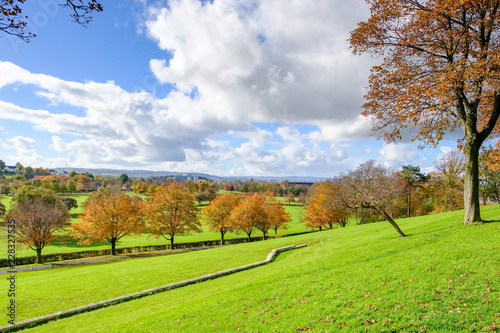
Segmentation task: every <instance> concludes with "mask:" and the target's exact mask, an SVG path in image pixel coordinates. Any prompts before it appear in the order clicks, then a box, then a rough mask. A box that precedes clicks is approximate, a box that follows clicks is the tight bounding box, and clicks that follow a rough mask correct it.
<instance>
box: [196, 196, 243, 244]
mask: <svg viewBox="0 0 500 333" xmlns="http://www.w3.org/2000/svg"><path fill="white" fill-rule="evenodd" d="M240 201H241V197H240V196H239V195H232V194H223V195H221V196H220V197H218V198H215V199H214V200H212V202H211V203H210V204H209V205H208V206H205V207H204V208H203V210H202V211H201V213H202V214H203V216H204V219H203V223H204V224H205V225H207V226H208V227H209V228H210V229H209V230H210V231H213V232H219V233H220V245H224V235H225V234H226V233H227V232H228V231H231V230H232V229H233V225H232V224H231V223H230V219H229V218H230V216H231V212H232V211H233V209H234V208H235V207H236V206H237V205H238V204H239V203H240Z"/></svg>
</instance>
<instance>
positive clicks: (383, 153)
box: [378, 143, 418, 168]
mask: <svg viewBox="0 0 500 333" xmlns="http://www.w3.org/2000/svg"><path fill="white" fill-rule="evenodd" d="M417 156H418V152H417V149H416V147H415V146H413V145H411V144H409V143H391V144H385V145H384V146H383V147H382V149H381V150H380V157H379V158H378V160H379V162H381V163H382V164H384V165H385V166H386V167H390V168H396V167H401V166H402V165H403V164H407V163H411V162H412V161H413V160H415V158H416V157H417Z"/></svg>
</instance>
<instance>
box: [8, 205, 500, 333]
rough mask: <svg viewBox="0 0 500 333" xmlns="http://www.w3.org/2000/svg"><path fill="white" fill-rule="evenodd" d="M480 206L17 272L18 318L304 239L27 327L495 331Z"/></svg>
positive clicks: (497, 263)
mask: <svg viewBox="0 0 500 333" xmlns="http://www.w3.org/2000/svg"><path fill="white" fill-rule="evenodd" d="M482 215H483V218H484V219H486V220H490V221H491V222H490V223H485V224H482V225H475V226H470V227H464V226H463V225H462V219H463V211H458V212H451V213H444V214H437V215H430V216H425V217H415V218H409V219H402V220H398V221H397V222H398V223H399V224H400V227H401V228H402V230H403V231H404V232H405V233H406V234H408V235H409V236H408V237H406V238H399V237H397V234H396V232H395V231H394V229H393V228H392V227H391V226H390V225H389V224H388V223H387V222H381V223H374V224H368V225H360V226H352V227H349V228H343V229H335V230H331V231H330V230H329V231H324V232H320V233H313V234H306V235H301V236H295V237H288V238H279V239H275V240H268V241H266V242H257V243H250V244H240V245H233V246H228V247H224V248H217V249H212V250H206V251H203V252H192V253H186V254H182V255H176V256H167V257H162V258H148V259H135V260H129V261H126V262H120V263H112V264H100V265H92V266H87V267H73V268H71V269H65V270H64V271H63V270H62V269H61V270H60V271H59V272H58V270H48V271H40V272H30V273H25V274H18V281H19V296H18V297H19V299H20V302H19V304H20V306H21V308H20V309H19V314H20V315H21V316H22V318H27V317H31V316H33V315H34V314H35V313H44V312H47V311H48V312H52V311H54V310H55V309H60V308H61V307H70V306H72V305H71V304H75V303H78V302H79V300H81V298H83V297H85V302H87V303H88V302H89V301H90V300H91V299H102V300H103V299H106V298H109V297H112V295H117V294H125V293H128V292H131V291H135V290H138V289H141V288H142V289H144V288H147V287H148V286H159V285H161V284H165V283H168V281H171V280H175V279H181V278H182V276H197V275H201V274H203V272H205V269H208V270H209V271H210V270H212V271H216V270H218V269H221V268H222V267H226V266H224V265H225V264H227V266H231V265H234V266H237V265H239V264H243V263H244V262H251V261H256V260H260V259H263V258H264V257H265V256H266V254H267V251H268V250H269V249H271V248H275V247H280V246H284V245H287V244H299V243H304V242H305V243H308V244H309V246H308V247H306V248H303V249H299V250H294V251H290V252H285V253H283V254H281V255H280V256H279V257H278V258H277V259H276V260H275V261H274V262H273V263H271V264H269V265H266V266H262V267H258V268H255V269H252V270H248V271H244V272H240V273H237V274H233V275H230V276H227V277H223V278H219V279H215V280H210V281H206V282H203V283H198V284H195V285H191V286H187V287H184V288H180V289H176V290H172V291H168V292H164V293H160V294H157V295H153V296H148V297H144V298H141V299H138V300H134V301H130V302H126V303H122V304H118V305H114V306H111V307H107V308H103V309H100V310H97V311H92V312H88V313H84V314H80V315H77V316H74V317H71V318H67V319H61V320H58V321H56V322H51V323H49V324H46V325H42V326H39V327H37V328H34V329H33V331H36V332H74V331H75V328H77V330H78V331H79V332H228V331H238V330H239V331H244V332H257V331H260V332H272V331H276V332H299V331H304V330H312V331H314V332H332V331H337V330H339V329H342V331H343V332H365V331H368V332H384V331H385V332H471V331H477V332H480V331H491V330H496V329H497V328H496V327H497V326H500V293H499V288H500V223H499V222H500V206H489V207H484V208H483V209H482ZM243 257H244V259H243ZM221 259H223V261H222V260H221ZM153 260H157V261H155V262H153ZM205 263H207V266H206V267H205V266H204V264H205ZM216 263H217V265H218V266H215V265H216ZM152 266H154V267H155V268H154V269H152V268H150V267H152ZM0 281H1V280H0ZM79 285H81V286H82V287H79ZM94 285H95V287H94ZM0 288H4V289H5V288H6V285H5V282H4V281H1V282H0ZM0 297H4V298H6V295H4V296H0ZM5 302H7V300H5V301H3V303H5ZM43 303H44V304H43ZM5 304H6V303H5ZM23 304H25V305H23ZM22 318H21V319H22Z"/></svg>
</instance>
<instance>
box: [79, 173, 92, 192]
mask: <svg viewBox="0 0 500 333" xmlns="http://www.w3.org/2000/svg"><path fill="white" fill-rule="evenodd" d="M76 182H77V183H78V184H80V185H81V189H83V190H84V191H88V190H90V188H91V187H92V179H90V178H89V177H87V176H84V175H79V176H78V177H77V178H76Z"/></svg>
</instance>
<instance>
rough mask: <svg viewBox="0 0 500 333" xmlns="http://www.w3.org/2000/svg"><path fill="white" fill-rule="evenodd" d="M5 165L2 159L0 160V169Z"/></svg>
mask: <svg viewBox="0 0 500 333" xmlns="http://www.w3.org/2000/svg"><path fill="white" fill-rule="evenodd" d="M6 166H7V165H6V164H5V162H4V161H3V160H0V169H1V170H3V169H4V168H5V167H6Z"/></svg>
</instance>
